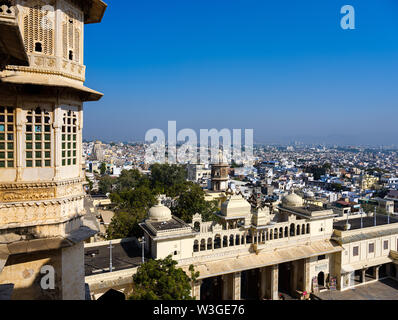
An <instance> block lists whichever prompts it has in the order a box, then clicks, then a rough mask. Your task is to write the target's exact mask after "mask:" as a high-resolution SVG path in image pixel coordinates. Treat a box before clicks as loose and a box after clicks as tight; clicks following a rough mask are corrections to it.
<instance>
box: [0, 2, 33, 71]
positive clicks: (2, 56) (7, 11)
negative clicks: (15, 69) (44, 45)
mask: <svg viewBox="0 0 398 320" xmlns="http://www.w3.org/2000/svg"><path fill="white" fill-rule="evenodd" d="M0 3H1V2H0ZM17 11H18V10H17V8H16V7H15V6H7V5H5V4H3V5H1V6H0V71H1V70H2V69H3V68H4V67H5V66H6V65H7V64H14V65H18V66H28V65H29V59H28V56H27V54H26V52H25V47H24V44H23V40H22V36H21V32H20V29H19V26H18V23H17V14H18V12H17ZM2 44H4V45H5V46H4V45H2Z"/></svg>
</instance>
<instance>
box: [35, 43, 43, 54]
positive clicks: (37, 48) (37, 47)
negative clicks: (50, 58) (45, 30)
mask: <svg viewBox="0 0 398 320" xmlns="http://www.w3.org/2000/svg"><path fill="white" fill-rule="evenodd" d="M35 52H43V45H42V44H41V42H36V43H35Z"/></svg>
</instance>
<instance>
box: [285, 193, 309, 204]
mask: <svg viewBox="0 0 398 320" xmlns="http://www.w3.org/2000/svg"><path fill="white" fill-rule="evenodd" d="M282 205H283V206H284V207H302V206H303V205H304V200H303V198H301V197H300V196H298V195H297V194H295V193H291V194H289V195H287V196H285V197H283V198H282Z"/></svg>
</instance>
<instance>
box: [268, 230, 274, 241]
mask: <svg viewBox="0 0 398 320" xmlns="http://www.w3.org/2000/svg"><path fill="white" fill-rule="evenodd" d="M269 239H270V240H274V232H273V231H272V230H270V232H269Z"/></svg>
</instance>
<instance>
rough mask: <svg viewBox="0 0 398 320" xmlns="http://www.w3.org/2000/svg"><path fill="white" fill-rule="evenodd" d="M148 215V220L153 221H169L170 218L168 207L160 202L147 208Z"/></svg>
mask: <svg viewBox="0 0 398 320" xmlns="http://www.w3.org/2000/svg"><path fill="white" fill-rule="evenodd" d="M148 217H149V220H151V221H155V222H164V221H169V220H171V218H172V217H171V211H170V209H169V208H167V207H166V206H164V205H162V204H161V203H158V204H157V205H156V206H154V207H152V208H150V209H149V214H148Z"/></svg>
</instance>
